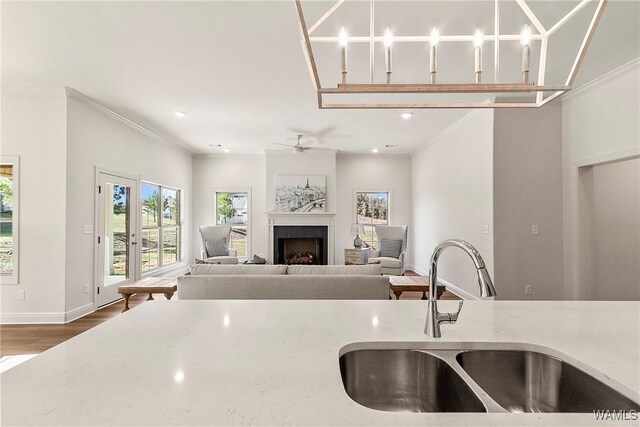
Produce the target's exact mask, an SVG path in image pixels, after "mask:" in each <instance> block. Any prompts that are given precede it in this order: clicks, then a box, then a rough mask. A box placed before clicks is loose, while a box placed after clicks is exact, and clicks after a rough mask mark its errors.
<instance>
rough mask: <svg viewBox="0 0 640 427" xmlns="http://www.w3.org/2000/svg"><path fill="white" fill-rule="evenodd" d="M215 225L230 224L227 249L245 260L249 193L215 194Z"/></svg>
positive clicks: (246, 254) (246, 255)
mask: <svg viewBox="0 0 640 427" xmlns="http://www.w3.org/2000/svg"><path fill="white" fill-rule="evenodd" d="M215 197H216V224H231V242H229V248H231V249H235V250H236V251H238V257H239V258H247V257H248V256H249V255H248V252H249V249H248V241H249V239H248V234H249V193H247V192H216V196H215Z"/></svg>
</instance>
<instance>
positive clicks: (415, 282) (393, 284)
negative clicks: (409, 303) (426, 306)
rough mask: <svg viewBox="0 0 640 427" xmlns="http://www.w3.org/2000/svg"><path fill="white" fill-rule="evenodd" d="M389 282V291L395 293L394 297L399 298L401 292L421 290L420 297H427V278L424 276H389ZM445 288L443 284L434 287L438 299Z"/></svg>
mask: <svg viewBox="0 0 640 427" xmlns="http://www.w3.org/2000/svg"><path fill="white" fill-rule="evenodd" d="M389 283H390V288H391V292H392V293H393V295H395V297H396V299H400V295H402V293H403V292H422V297H421V298H420V299H423V300H426V299H427V293H428V292H429V278H428V277H426V276H390V277H389ZM446 289H447V288H446V287H445V286H443V285H438V288H437V289H436V294H437V296H438V299H440V297H441V296H442V294H443V293H444V291H445V290H446ZM389 299H391V296H389Z"/></svg>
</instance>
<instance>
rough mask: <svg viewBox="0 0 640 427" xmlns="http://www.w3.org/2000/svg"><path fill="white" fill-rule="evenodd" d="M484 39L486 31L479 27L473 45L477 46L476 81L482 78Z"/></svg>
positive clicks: (474, 35) (478, 81)
mask: <svg viewBox="0 0 640 427" xmlns="http://www.w3.org/2000/svg"><path fill="white" fill-rule="evenodd" d="M483 41H484V33H483V32H482V30H481V29H479V28H478V29H477V30H476V32H475V33H474V34H473V46H474V47H475V72H476V83H480V82H481V80H482V77H481V76H482V42H483Z"/></svg>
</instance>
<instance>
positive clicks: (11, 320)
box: [0, 313, 65, 325]
mask: <svg viewBox="0 0 640 427" xmlns="http://www.w3.org/2000/svg"><path fill="white" fill-rule="evenodd" d="M64 318H65V313H2V314H0V324H3V325H14V324H25V323H39V324H49V323H64Z"/></svg>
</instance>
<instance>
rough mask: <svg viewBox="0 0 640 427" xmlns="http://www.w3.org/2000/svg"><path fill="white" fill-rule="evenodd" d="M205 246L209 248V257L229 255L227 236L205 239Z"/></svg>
mask: <svg viewBox="0 0 640 427" xmlns="http://www.w3.org/2000/svg"><path fill="white" fill-rule="evenodd" d="M204 247H205V249H206V250H207V257H212V256H226V255H229V250H228V249H227V239H226V238H222V239H211V240H205V241H204Z"/></svg>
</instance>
